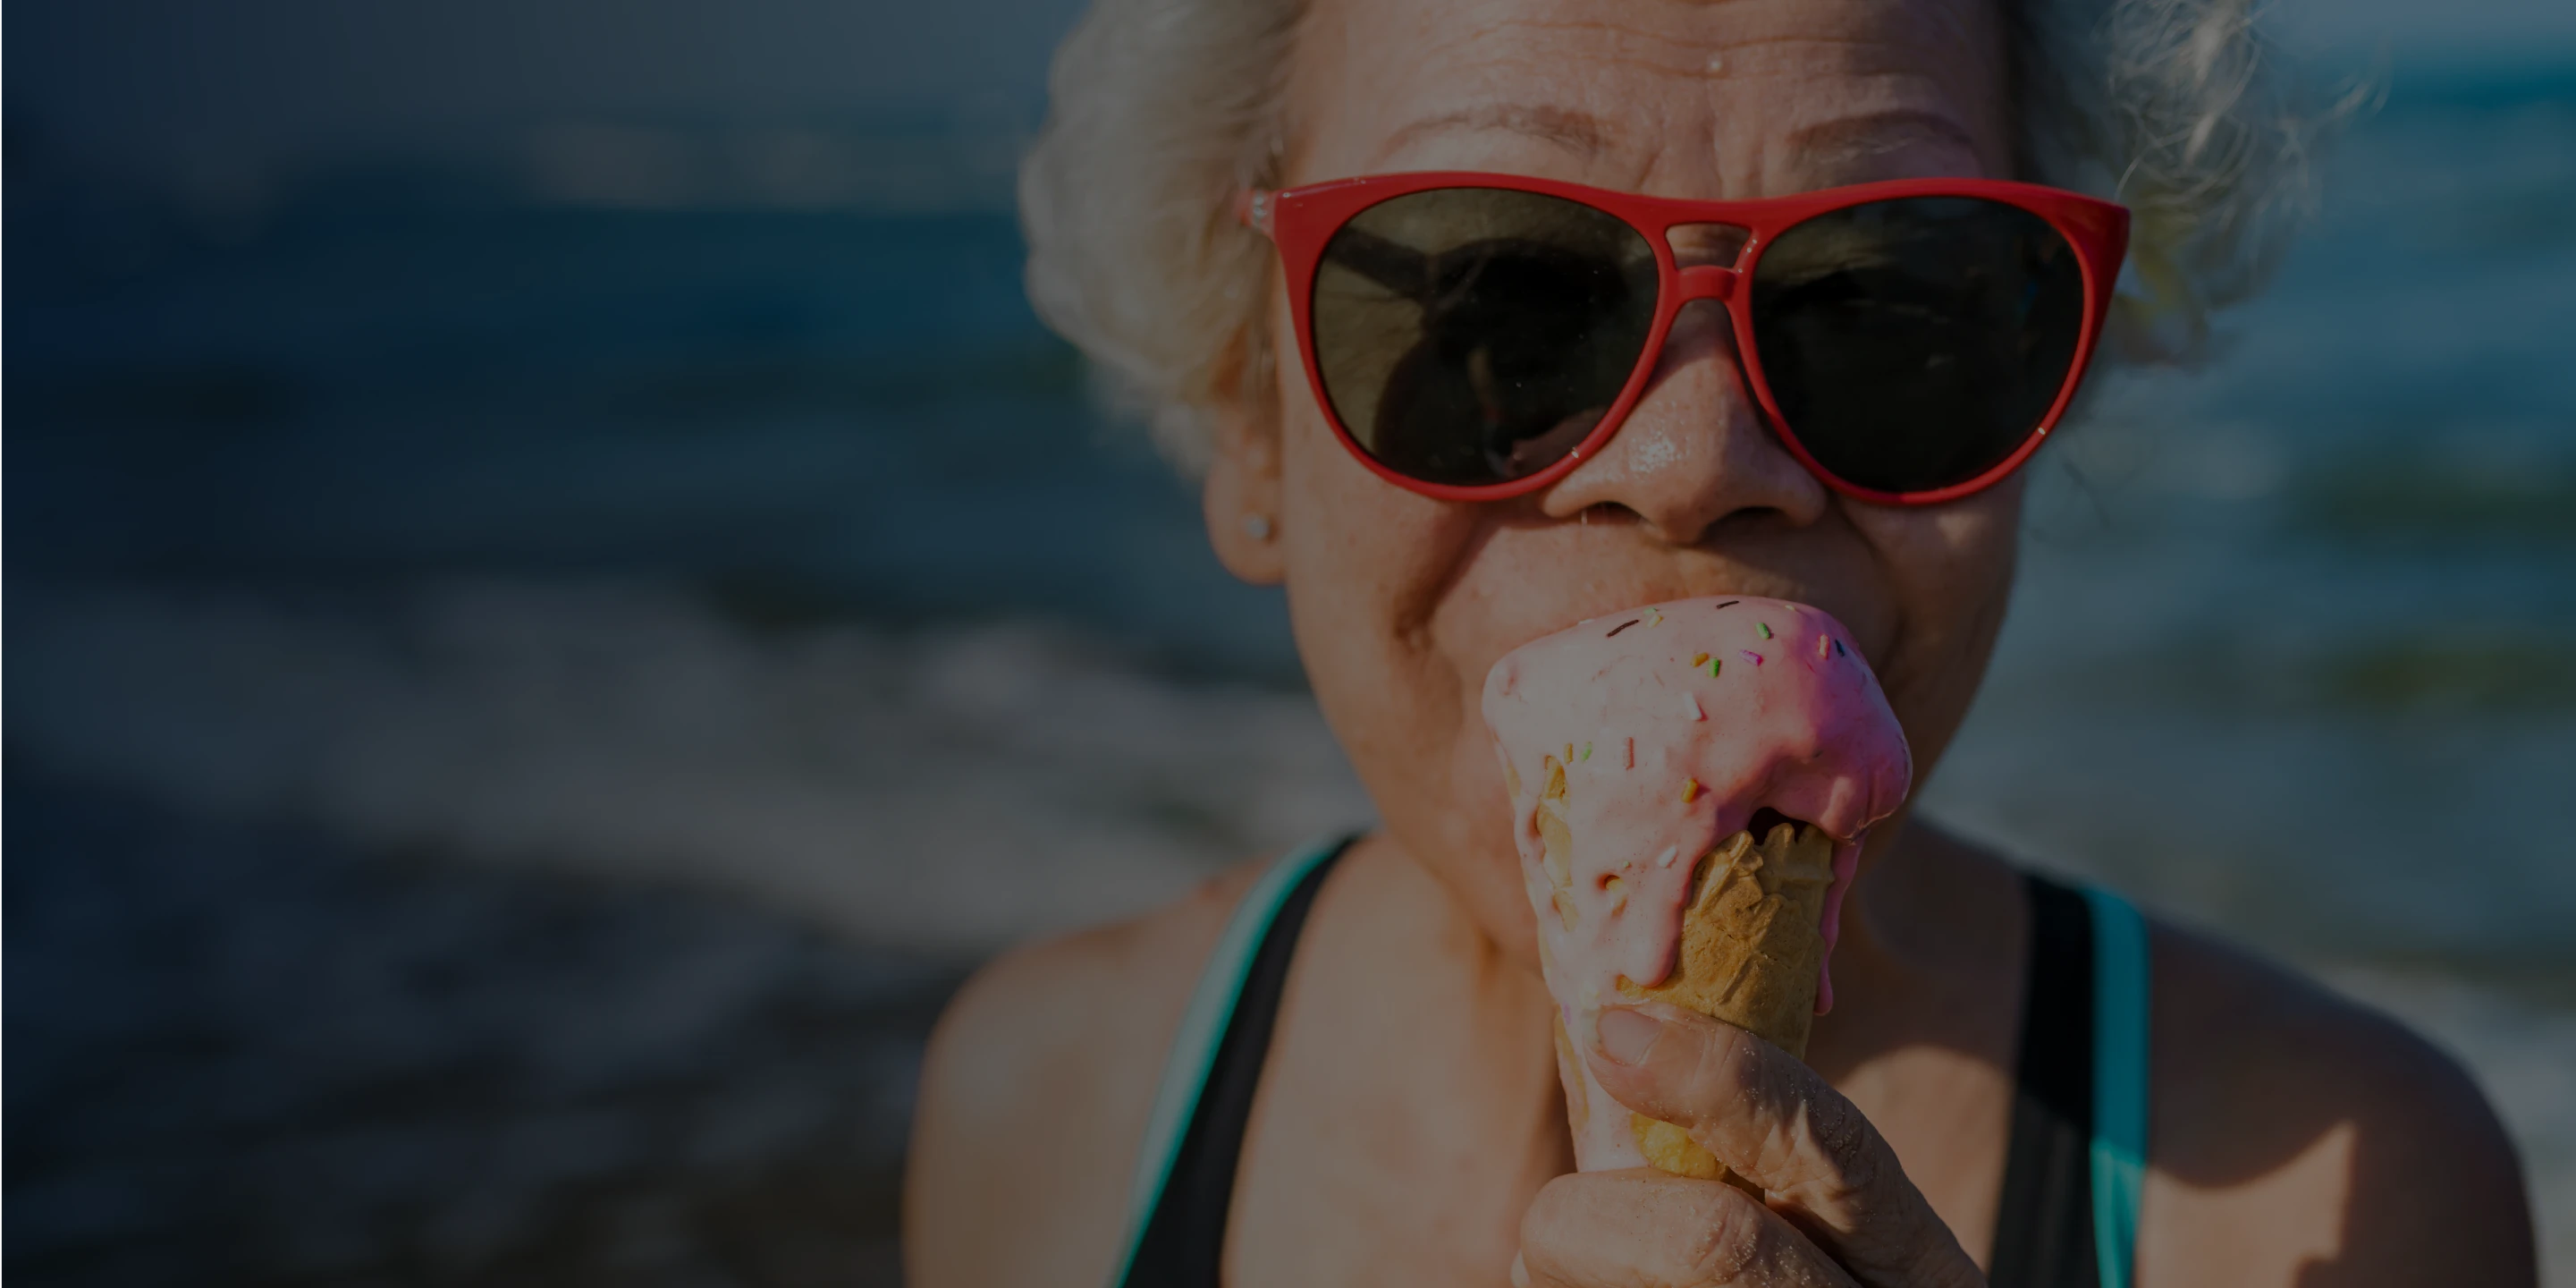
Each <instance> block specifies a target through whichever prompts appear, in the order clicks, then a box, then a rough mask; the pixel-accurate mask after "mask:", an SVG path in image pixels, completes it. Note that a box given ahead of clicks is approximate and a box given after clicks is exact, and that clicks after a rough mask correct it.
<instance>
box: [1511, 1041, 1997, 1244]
mask: <svg viewBox="0 0 2576 1288" xmlns="http://www.w3.org/2000/svg"><path fill="white" fill-rule="evenodd" d="M1590 1059H1591V1064H1592V1071H1593V1075H1594V1076H1595V1077H1597V1078H1599V1079H1600V1080H1601V1086H1602V1088H1603V1089H1604V1090H1607V1091H1608V1092H1609V1093H1610V1094H1611V1095H1612V1096H1613V1097H1615V1098H1617V1099H1618V1100H1619V1101H1621V1102H1622V1103H1624V1104H1626V1105H1627V1106H1628V1107H1629V1108H1631V1109H1634V1110H1636V1111H1637V1112H1639V1113H1642V1114H1645V1115H1647V1116H1649V1117H1653V1118H1659V1119H1662V1120H1663V1121H1665V1122H1668V1123H1672V1124H1674V1125H1675V1126H1678V1127H1681V1128H1683V1129H1684V1130H1686V1131H1688V1132H1689V1133H1690V1134H1691V1138H1692V1139H1694V1140H1697V1141H1698V1142H1699V1143H1700V1144H1701V1145H1702V1146H1703V1147H1705V1148H1706V1149H1707V1150H1708V1151H1709V1152H1710V1153H1712V1154H1715V1155H1716V1156H1717V1157H1718V1158H1719V1159H1720V1160H1721V1161H1723V1162H1724V1163H1725V1164H1726V1165H1727V1166H1728V1167H1730V1168H1732V1169H1734V1170H1735V1171H1736V1172H1738V1173H1740V1174H1742V1175H1743V1176H1745V1177H1746V1178H1747V1179H1749V1180H1751V1181H1753V1182H1754V1183H1756V1184H1758V1185H1760V1186H1761V1187H1762V1188H1763V1189H1764V1190H1765V1191H1767V1192H1768V1193H1769V1195H1770V1202H1769V1204H1768V1205H1767V1206H1766V1205H1765V1204H1764V1203H1763V1201H1762V1200H1760V1199H1756V1198H1753V1197H1751V1196H1750V1195H1747V1194H1745V1193H1744V1192H1743V1191H1741V1190H1738V1189H1736V1188H1734V1187H1733V1186H1730V1185H1725V1184H1721V1183H1719V1182H1716V1181H1697V1180H1692V1179H1689V1178H1687V1177H1681V1176H1670V1175H1666V1174H1665V1173H1663V1172H1659V1171H1655V1170H1653V1169H1651V1168H1638V1169H1635V1170H1631V1171H1620V1172H1578V1173H1575V1174H1573V1175H1570V1176H1560V1177H1558V1178H1556V1179H1555V1180H1554V1181H1551V1182H1549V1184H1548V1186H1547V1188H1546V1189H1543V1190H1541V1191H1539V1196H1538V1198H1537V1200H1536V1201H1535V1202H1533V1203H1531V1204H1530V1208H1529V1211H1528V1213H1527V1214H1526V1215H1524V1216H1523V1217H1522V1218H1521V1259H1520V1260H1519V1261H1518V1262H1515V1263H1514V1264H1513V1268H1512V1279H1513V1281H1514V1283H1516V1284H1533V1285H1541V1286H1543V1288H1557V1286H1562V1288H1699V1286H1700V1285H1719V1284H1745V1285H1755V1284H1760V1285H1792V1284H1796V1285H1806V1284H1819V1285H1822V1284H1839V1285H1850V1284H1864V1285H1869V1286H1870V1288H1972V1286H1974V1285H1981V1284H1983V1283H1984V1282H1985V1276H1983V1275H1982V1274H1980V1273H1978V1271H1977V1266H1976V1263H1975V1262H1973V1261H1970V1260H1969V1259H1968V1256H1967V1254H1966V1253H1964V1252H1962V1251H1960V1249H1959V1242H1958V1240H1957V1239H1955V1238H1953V1237H1951V1234H1950V1228H1949V1227H1948V1226H1946V1225H1943V1224H1942V1223H1941V1218H1940V1217H1938V1216H1936V1215H1934V1214H1933V1212H1932V1207H1931V1205H1930V1204H1928V1203H1926V1202H1924V1201H1923V1195H1922V1194H1921V1192H1919V1191H1917V1190H1916V1189H1915V1188H1914V1182H1912V1181H1910V1180H1908V1179H1906V1176H1905V1169H1904V1168H1903V1167H1901V1166H1899V1165H1898V1164H1897V1161H1896V1155H1895V1153H1894V1152H1893V1151H1891V1150H1889V1149H1888V1147H1887V1142H1886V1141H1884V1140H1881V1139H1880V1138H1879V1135H1878V1129H1877V1128H1875V1127H1872V1126H1871V1125H1870V1123H1869V1120H1868V1119H1866V1118H1863V1117H1862V1116H1861V1113H1860V1111H1859V1110H1858V1109H1855V1108H1853V1107H1852V1103H1851V1102H1850V1101H1848V1100H1845V1099H1843V1097H1842V1095H1841V1093H1839V1092H1837V1091H1835V1090H1834V1089H1833V1088H1832V1087H1830V1086H1828V1085H1826V1083H1825V1080H1824V1079H1822V1078H1820V1077H1817V1076H1816V1073H1815V1071H1814V1070H1812V1069H1809V1068H1808V1067H1807V1066H1805V1065H1803V1064H1800V1063H1799V1062H1798V1061H1797V1060H1796V1059H1795V1058H1793V1057H1791V1056H1790V1055H1789V1054H1788V1053H1787V1052H1785V1051H1782V1050H1781V1049H1780V1048H1778V1047H1775V1046H1772V1045H1771V1044H1770V1043H1768V1042H1765V1041H1763V1040H1761V1039H1760V1038H1757V1037H1754V1036H1753V1035H1752V1034H1749V1033H1746V1032H1745V1031H1743V1030H1742V1029H1738V1028H1735V1027H1733V1026H1731V1025H1726V1024H1720V1023H1718V1022H1717V1021H1715V1020H1710V1019H1706V1018H1703V1017H1701V1016H1697V1015H1689V1014H1687V1013H1683V1012H1679V1011H1675V1010H1673V1009H1671V1008H1660V1007H1659V1008H1657V1010H1656V1013H1654V1014H1649V1013H1647V1012H1644V1011H1634V1010H1627V1009H1624V1008H1620V1009H1612V1010H1607V1011H1604V1012H1602V1014H1601V1021H1600V1042H1599V1045H1598V1046H1597V1047H1596V1048H1595V1049H1594V1050H1593V1051H1592V1052H1591V1053H1590Z"/></svg>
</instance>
